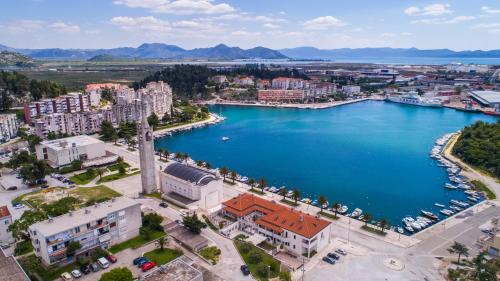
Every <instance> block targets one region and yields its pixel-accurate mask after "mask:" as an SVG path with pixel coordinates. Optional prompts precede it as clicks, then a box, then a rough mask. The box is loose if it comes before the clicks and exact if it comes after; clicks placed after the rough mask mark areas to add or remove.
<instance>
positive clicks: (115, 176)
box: [97, 171, 141, 183]
mask: <svg viewBox="0 0 500 281" xmlns="http://www.w3.org/2000/svg"><path fill="white" fill-rule="evenodd" d="M140 173H141V171H136V172H133V173H130V174H120V173H116V174H112V175H109V176H105V177H102V178H101V179H100V180H98V181H97V183H103V182H108V181H115V180H119V179H123V178H126V177H130V176H135V175H138V174H140Z"/></svg>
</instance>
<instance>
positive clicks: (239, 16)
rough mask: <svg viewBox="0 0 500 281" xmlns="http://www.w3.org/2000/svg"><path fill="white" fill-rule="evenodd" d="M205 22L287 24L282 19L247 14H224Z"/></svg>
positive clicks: (209, 18)
mask: <svg viewBox="0 0 500 281" xmlns="http://www.w3.org/2000/svg"><path fill="white" fill-rule="evenodd" d="M203 20H207V21H221V20H238V21H248V22H264V23H278V22H285V21H286V20H285V19H282V18H274V17H268V16H251V15H248V14H247V13H233V14H224V15H220V16H217V17H208V18H204V19H203Z"/></svg>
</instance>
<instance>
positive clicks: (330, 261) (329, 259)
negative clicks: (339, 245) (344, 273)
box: [323, 256, 335, 264]
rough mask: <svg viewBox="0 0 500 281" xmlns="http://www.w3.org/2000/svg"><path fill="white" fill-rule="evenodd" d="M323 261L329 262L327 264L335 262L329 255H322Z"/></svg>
mask: <svg viewBox="0 0 500 281" xmlns="http://www.w3.org/2000/svg"><path fill="white" fill-rule="evenodd" d="M323 261H325V262H327V263H329V264H335V260H334V259H332V258H330V257H329V256H324V257H323Z"/></svg>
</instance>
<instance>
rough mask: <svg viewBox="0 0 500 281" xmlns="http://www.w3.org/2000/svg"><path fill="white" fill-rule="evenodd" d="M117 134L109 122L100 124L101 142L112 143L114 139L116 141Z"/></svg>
mask: <svg viewBox="0 0 500 281" xmlns="http://www.w3.org/2000/svg"><path fill="white" fill-rule="evenodd" d="M117 136H118V133H117V132H116V129H115V128H114V127H113V124H111V122H109V121H102V123H101V140H103V141H112V140H114V139H115V138H116V139H117Z"/></svg>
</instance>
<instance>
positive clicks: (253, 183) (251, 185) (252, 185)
mask: <svg viewBox="0 0 500 281" xmlns="http://www.w3.org/2000/svg"><path fill="white" fill-rule="evenodd" d="M255 182H256V181H255V180H254V179H249V180H248V185H249V186H250V189H251V190H253V188H254V186H255Z"/></svg>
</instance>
